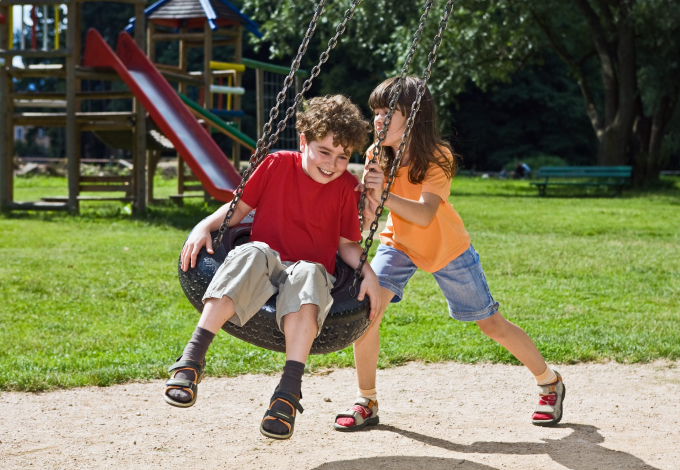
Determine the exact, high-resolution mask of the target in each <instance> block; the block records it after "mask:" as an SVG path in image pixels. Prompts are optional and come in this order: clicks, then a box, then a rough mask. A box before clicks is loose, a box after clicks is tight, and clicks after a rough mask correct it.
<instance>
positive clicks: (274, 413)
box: [260, 390, 304, 439]
mask: <svg viewBox="0 0 680 470" xmlns="http://www.w3.org/2000/svg"><path fill="white" fill-rule="evenodd" d="M300 399H302V393H300ZM300 399H298V397H296V396H295V395H293V394H292V393H288V392H281V391H279V390H277V391H276V392H274V395H272V397H271V399H270V400H269V409H267V411H266V412H265V413H264V417H263V418H262V423H261V424H260V432H261V433H262V435H264V436H267V437H270V438H272V439H290V437H291V436H292V435H293V431H294V430H295V410H297V411H299V412H300V413H302V412H303V411H304V408H302V405H301V404H300ZM277 401H282V402H284V403H285V404H287V405H288V406H290V407H291V409H292V410H293V414H292V415H289V414H288V413H284V412H283V411H278V410H272V406H273V405H274V403H276V402H277ZM268 419H275V420H278V421H280V422H282V423H283V424H285V425H286V426H287V427H288V433H286V434H276V433H273V432H270V431H267V430H266V429H265V428H264V422H265V421H267V420H268Z"/></svg>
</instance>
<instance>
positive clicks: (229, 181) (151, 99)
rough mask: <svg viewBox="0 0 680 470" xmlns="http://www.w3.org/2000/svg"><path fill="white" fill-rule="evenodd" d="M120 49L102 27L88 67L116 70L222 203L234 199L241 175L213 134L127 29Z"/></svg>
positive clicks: (90, 45) (93, 39)
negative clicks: (108, 40) (112, 42)
mask: <svg viewBox="0 0 680 470" xmlns="http://www.w3.org/2000/svg"><path fill="white" fill-rule="evenodd" d="M117 53H118V55H116V54H115V53H114V52H113V50H111V48H110V47H109V45H108V44H107V43H106V41H105V40H104V38H103V37H102V36H101V34H99V32H98V31H97V30H95V29H90V30H89V31H88V32H87V42H86V44H85V58H84V59H83V65H85V66H88V67H111V68H113V69H114V70H115V71H116V72H117V73H118V75H120V77H121V78H122V79H123V81H124V82H125V83H126V84H127V86H128V87H129V88H130V90H132V92H133V93H134V95H135V96H136V97H137V99H139V101H141V103H142V105H143V106H144V109H146V110H147V111H148V112H149V115H150V116H151V118H152V119H153V120H154V121H155V122H156V124H158V127H159V128H160V129H161V131H162V132H163V134H165V136H166V137H167V138H168V139H170V141H171V142H172V143H173V145H174V146H175V149H177V151H178V152H179V153H180V155H182V158H183V159H184V161H185V162H186V163H187V165H189V168H191V171H192V172H193V173H194V175H196V177H197V178H198V180H199V181H200V182H201V184H203V187H204V188H205V189H206V190H207V191H208V193H210V195H211V196H212V197H214V198H215V199H217V200H218V201H223V202H227V201H230V200H231V199H232V198H233V194H232V192H233V191H234V189H236V187H237V186H238V184H239V183H240V182H241V176H240V175H239V173H238V172H237V171H236V169H235V168H234V166H233V165H232V164H231V162H230V161H229V160H228V159H227V157H226V156H225V155H224V153H222V151H221V150H220V148H219V147H218V146H217V144H216V143H215V141H214V140H213V139H212V137H210V135H209V134H208V132H206V130H205V129H204V128H203V126H201V125H200V124H199V123H198V121H197V120H196V118H195V117H194V116H193V115H192V114H191V112H189V110H188V109H187V107H186V105H185V104H184V103H182V100H181V99H180V98H179V96H177V92H175V90H174V89H173V88H172V87H171V86H170V84H169V83H168V82H167V80H165V78H163V76H162V75H161V74H160V72H159V71H158V69H156V67H154V65H153V63H151V61H150V60H149V59H148V58H147V57H146V55H145V54H144V52H143V51H142V50H141V49H140V48H139V47H138V46H137V44H135V42H134V40H133V39H132V37H130V35H129V34H128V33H126V32H122V33H120V35H119V36H118V47H117Z"/></svg>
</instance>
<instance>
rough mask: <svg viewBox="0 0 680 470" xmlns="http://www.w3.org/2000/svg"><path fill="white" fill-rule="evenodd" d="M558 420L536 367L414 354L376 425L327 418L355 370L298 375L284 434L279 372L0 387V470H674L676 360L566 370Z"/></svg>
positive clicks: (679, 430)
mask: <svg viewBox="0 0 680 470" xmlns="http://www.w3.org/2000/svg"><path fill="white" fill-rule="evenodd" d="M558 370H560V372H561V373H562V374H563V376H564V378H565V384H566V387H567V395H566V401H565V411H564V419H563V421H562V423H561V424H560V425H559V426H558V427H556V428H548V429H546V428H539V427H535V426H532V425H531V424H530V420H529V418H530V415H531V412H532V410H533V408H534V405H535V403H536V399H537V396H536V394H535V385H533V384H532V380H531V377H530V376H528V372H527V371H526V370H525V369H523V368H521V367H515V366H506V365H463V364H456V363H444V364H431V365H425V364H420V363H411V364H408V365H405V366H403V367H398V368H394V369H389V370H383V371H379V375H378V380H379V391H380V392H381V394H380V398H379V400H380V404H381V409H380V425H378V426H376V427H373V428H368V430H365V431H362V432H357V433H339V432H336V431H334V430H333V429H332V428H331V423H332V420H333V417H334V416H335V414H336V412H338V411H340V410H341V409H344V408H346V407H348V406H349V405H350V404H351V403H352V400H353V396H354V392H355V388H354V386H353V383H354V382H353V371H352V370H349V369H341V370H333V371H330V370H328V371H319V372H318V373H313V374H311V375H306V376H305V378H304V379H303V395H304V399H303V400H302V403H303V406H304V407H305V412H304V414H302V415H300V416H299V417H298V420H297V423H296V431H295V435H294V436H293V438H292V439H291V440H289V441H272V440H270V439H267V438H265V437H263V436H261V435H260V433H259V423H260V419H261V417H262V415H263V413H264V410H265V407H266V405H267V404H268V399H269V397H270V395H271V393H272V391H273V388H274V386H275V384H276V383H277V381H278V380H277V376H272V375H270V376H267V375H246V376H241V377H236V378H221V379H206V380H205V381H204V382H203V383H202V384H201V385H200V389H199V392H200V393H199V400H198V403H197V404H196V405H195V406H194V407H192V408H189V409H179V408H173V407H171V406H168V405H167V404H165V403H164V402H163V400H162V398H161V393H162V390H163V383H162V382H161V381H154V382H146V383H129V384H126V385H117V386H113V387H108V388H81V389H75V390H65V391H56V392H50V393H42V394H31V393H14V392H12V393H3V394H2V395H0V417H1V421H0V422H1V423H2V424H1V425H0V441H1V442H0V468H2V469H29V468H45V469H60V468H64V469H66V468H68V469H71V468H77V469H81V468H82V469H91V468H96V469H99V468H116V469H142V468H144V469H146V468H154V469H156V468H172V469H182V468H192V469H204V468H205V469H212V468H215V469H216V468H220V469H222V468H242V469H258V468H277V469H318V470H322V469H323V470H331V469H343V470H344V469H350V470H352V469H357V470H358V469H362V470H364V469H397V470H400V469H404V470H406V469H427V470H443V469H469V470H472V469H474V470H482V469H505V468H519V469H565V468H566V469H575V470H576V469H578V470H582V469H583V470H585V469H618V468H625V469H629V468H634V469H680V456H679V454H680V426H679V421H680V363H655V364H648V365H619V364H583V365H572V366H562V367H559V368H558Z"/></svg>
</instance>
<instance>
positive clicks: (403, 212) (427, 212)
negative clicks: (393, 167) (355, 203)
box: [364, 163, 442, 227]
mask: <svg viewBox="0 0 680 470" xmlns="http://www.w3.org/2000/svg"><path fill="white" fill-rule="evenodd" d="M366 168H367V169H368V170H373V171H367V172H366V173H365V174H364V184H365V186H366V189H367V190H368V192H367V195H366V196H367V197H366V201H367V202H368V204H366V205H367V206H370V207H369V210H370V212H371V214H370V215H369V217H368V219H367V217H366V215H367V214H365V215H364V219H367V220H369V219H370V220H371V221H372V220H373V218H374V217H375V209H376V208H377V207H378V205H379V204H380V197H381V195H382V191H383V189H384V187H385V174H384V173H383V171H382V168H381V167H380V165H379V164H378V163H369V164H368V165H367V166H366ZM441 202H442V198H441V197H439V196H438V195H436V194H433V193H422V194H421V196H420V200H419V201H412V200H410V199H405V198H403V197H401V196H397V195H395V194H392V193H390V195H389V197H388V198H387V200H386V201H385V207H387V208H388V209H389V210H390V212H394V213H395V214H396V215H398V216H399V217H401V218H402V219H406V220H408V221H409V222H411V223H413V224H416V225H420V226H422V227H425V226H427V225H429V223H430V222H432V219H434V216H435V214H436V213H437V209H438V208H439V204H440V203H441Z"/></svg>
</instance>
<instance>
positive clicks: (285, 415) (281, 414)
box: [265, 410, 295, 424]
mask: <svg viewBox="0 0 680 470" xmlns="http://www.w3.org/2000/svg"><path fill="white" fill-rule="evenodd" d="M266 417H272V418H278V419H281V420H283V421H286V422H287V423H289V424H293V423H294V422H295V417H293V416H291V415H289V414H288V413H284V412H282V411H278V410H267V413H265V418H266Z"/></svg>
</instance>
